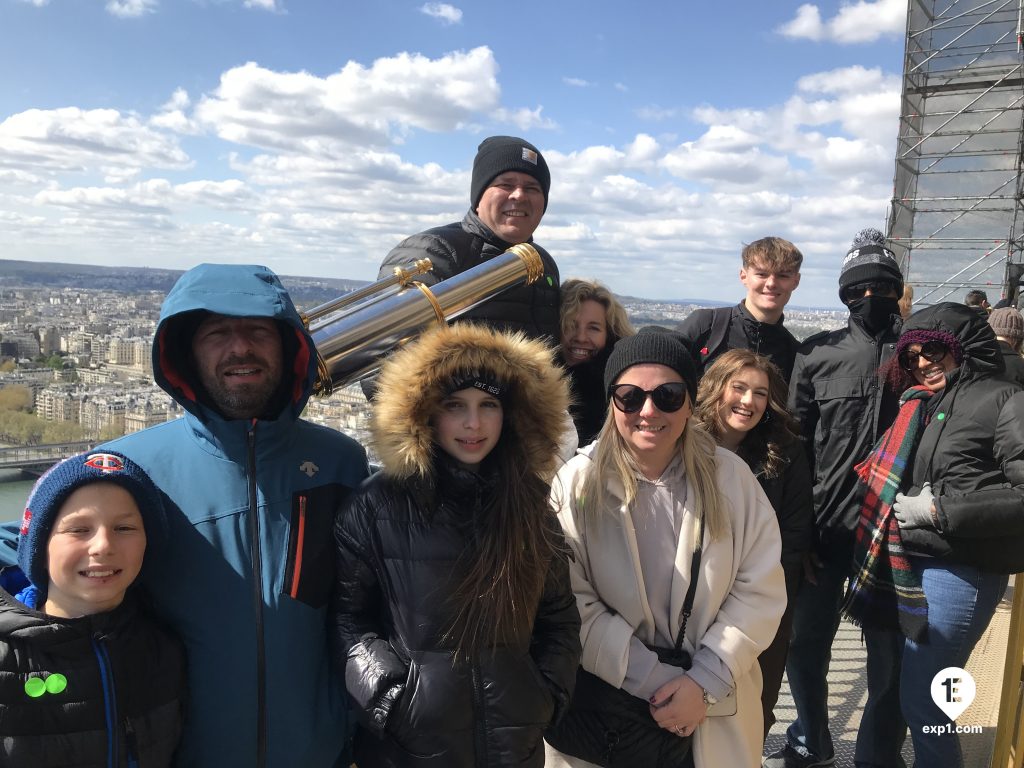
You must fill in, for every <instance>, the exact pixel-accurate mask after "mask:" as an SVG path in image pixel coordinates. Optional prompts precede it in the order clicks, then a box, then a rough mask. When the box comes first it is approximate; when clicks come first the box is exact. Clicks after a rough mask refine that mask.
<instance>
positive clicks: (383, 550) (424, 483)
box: [332, 323, 580, 768]
mask: <svg viewBox="0 0 1024 768" xmlns="http://www.w3.org/2000/svg"><path fill="white" fill-rule="evenodd" d="M451 330H452V331H453V332H454V333H456V334H459V335H460V337H461V338H462V342H461V347H460V349H458V350H453V348H452V347H450V346H448V344H447V342H446V341H445V340H444V338H451V335H448V336H446V337H444V338H442V336H441V335H440V334H433V335H430V336H427V337H422V338H421V339H420V341H418V342H417V344H416V346H415V347H413V346H410V347H408V348H406V349H405V350H403V351H400V352H399V353H398V354H399V355H403V357H402V358H398V357H397V356H396V357H394V358H392V363H391V365H390V366H386V367H385V369H384V370H383V371H382V374H381V377H380V379H379V383H380V390H379V394H378V398H377V400H376V402H375V407H374V415H373V419H372V431H373V437H374V446H375V448H376V449H377V452H378V454H379V456H380V460H381V464H382V466H383V470H382V472H380V473H378V474H376V475H374V476H373V477H372V478H370V479H369V480H368V481H367V482H366V483H364V484H363V486H362V488H361V489H360V490H359V492H358V493H357V494H354V495H353V496H352V498H350V499H349V500H348V502H347V503H346V505H345V506H344V507H343V509H342V510H341V511H340V513H339V515H338V519H337V523H336V525H335V541H336V544H337V547H338V576H337V585H336V588H335V596H334V610H333V621H332V628H333V637H334V643H335V653H336V654H337V664H336V665H337V666H338V668H339V669H344V670H345V682H346V685H347V686H348V690H349V693H350V694H351V696H352V698H353V699H354V701H355V704H356V711H357V713H358V714H359V716H360V730H359V732H358V733H357V736H356V743H355V761H356V763H357V764H358V765H359V766H360V768H380V767H382V766H388V767H395V768H397V767H399V766H401V767H402V768H407V767H408V766H437V768H470V767H471V766H472V767H474V768H499V767H501V766H534V768H540V766H543V764H544V748H543V743H542V733H543V730H544V728H545V727H546V726H547V725H548V724H549V723H550V722H551V721H552V720H553V719H554V718H557V717H558V715H559V714H560V713H561V712H562V711H563V710H564V709H565V707H566V706H567V704H568V701H569V697H570V694H571V692H572V689H573V686H574V685H575V680H576V668H577V666H578V665H579V659H580V635H579V633H580V618H579V613H578V611H577V609H576V599H575V597H574V596H573V592H572V586H571V584H570V581H569V570H568V563H567V561H566V555H565V554H563V553H562V552H560V551H559V552H556V554H555V556H554V557H553V558H552V559H551V560H550V562H549V564H548V565H547V572H546V577H545V582H544V589H543V594H542V595H541V598H540V602H539V605H538V606H537V608H536V611H535V613H534V615H533V616H532V617H530V616H524V617H523V620H522V622H521V623H520V624H519V625H518V626H517V627H516V628H515V630H513V631H512V633H511V635H512V636H511V637H508V638H506V640H505V642H504V643H503V644H502V645H499V646H485V647H484V648H482V649H481V650H479V651H477V652H475V653H474V654H473V655H472V656H470V657H469V658H468V659H466V658H465V657H463V656H460V657H459V658H456V656H455V654H454V652H453V647H454V643H453V642H452V639H451V638H449V637H447V636H446V635H447V630H448V629H449V628H450V627H451V625H452V623H453V620H454V615H453V603H452V600H451V597H452V594H453V592H454V590H455V587H456V586H457V585H458V584H459V583H460V582H461V580H462V575H463V568H464V567H465V566H464V563H465V558H466V557H467V552H470V553H472V552H474V549H473V548H474V546H475V542H476V540H477V536H478V535H479V533H480V531H482V530H483V528H484V527H485V526H490V525H494V523H493V521H492V520H491V519H490V518H491V515H492V510H493V505H492V503H491V502H492V501H493V498H494V494H495V491H496V487H497V486H496V479H497V473H498V472H499V471H501V472H509V471H512V472H515V473H516V477H518V478H521V480H520V482H523V483H525V482H537V481H538V480H540V481H541V482H542V483H547V482H549V481H550V477H551V474H553V472H554V468H555V465H556V461H557V460H556V458H555V456H556V447H557V445H558V441H559V438H560V423H561V420H560V418H559V415H560V413H564V410H565V405H566V400H567V391H566V386H565V383H564V380H563V379H562V378H561V374H560V370H559V369H558V368H557V367H556V366H553V365H551V363H550V353H549V352H548V351H547V349H546V347H544V346H543V345H541V344H537V343H534V342H526V341H525V340H522V339H519V340H512V341H507V342H505V343H500V342H498V341H496V340H495V339H494V338H493V337H492V336H489V334H492V332H491V331H488V330H486V329H482V328H475V327H473V326H472V325H470V324H466V323H459V324H457V325H456V326H454V327H453V328H452V329H451ZM523 347H528V348H529V349H530V350H532V351H530V352H529V353H528V354H524V353H523V352H522V348H523ZM410 358H414V359H410ZM464 370H475V371H479V370H483V371H485V372H487V373H489V374H490V376H488V378H489V379H491V380H496V381H500V382H503V383H504V385H505V387H506V391H505V394H504V395H503V398H504V402H505V403H507V404H508V407H507V409H506V410H505V411H504V423H503V427H502V436H501V440H502V441H506V440H509V439H510V438H509V437H508V436H509V435H510V434H512V433H514V434H515V435H516V437H517V441H518V442H517V443H516V444H517V445H518V446H519V448H520V449H519V450H518V451H517V453H516V455H517V456H519V459H517V460H516V462H515V463H514V464H513V465H512V466H509V463H510V461H509V459H508V458H507V456H508V455H509V454H508V453H503V454H502V455H501V456H500V457H498V458H499V460H500V461H501V462H502V463H501V465H500V466H499V465H498V464H497V462H488V460H486V459H485V460H484V462H483V463H482V464H481V465H480V470H481V471H480V474H477V473H474V472H470V471H468V470H466V469H461V468H458V467H456V466H455V465H454V463H453V462H451V461H450V460H448V459H447V454H444V453H443V452H441V451H438V449H437V448H436V446H434V444H433V438H432V430H431V428H430V423H429V419H430V416H431V414H432V413H433V412H434V409H435V407H436V406H433V405H432V404H433V403H434V402H439V401H440V399H441V397H442V394H443V393H444V392H445V391H446V387H447V386H448V383H449V382H450V381H451V380H452V379H453V377H455V376H456V375H458V374H459V373H460V372H461V371H464ZM501 448H502V446H501V444H500V442H499V445H498V447H497V448H495V449H494V450H495V453H497V452H498V451H499V449H501ZM508 450H513V449H512V448H510V447H508V446H506V451H508ZM492 455H494V454H492ZM490 458H492V457H491V456H489V457H488V459H490ZM543 504H544V508H545V509H546V499H544V500H543ZM548 522H549V525H550V526H551V528H550V531H549V533H550V535H551V537H552V539H553V540H554V541H555V542H556V544H558V545H561V547H563V548H564V542H563V540H562V536H561V531H560V529H558V526H557V521H556V520H555V518H554V516H551V517H550V518H549V520H548ZM471 556H472V555H471Z"/></svg>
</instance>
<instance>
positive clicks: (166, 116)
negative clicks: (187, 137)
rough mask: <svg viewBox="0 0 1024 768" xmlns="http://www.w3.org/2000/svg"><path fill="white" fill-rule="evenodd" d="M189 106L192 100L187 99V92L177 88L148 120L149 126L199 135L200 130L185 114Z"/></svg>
mask: <svg viewBox="0 0 1024 768" xmlns="http://www.w3.org/2000/svg"><path fill="white" fill-rule="evenodd" d="M191 105H192V100H191V99H190V98H189V95H188V91H186V90H185V89H184V88H177V89H175V91H174V93H173V94H171V98H170V99H168V101H167V102H166V103H165V104H164V105H163V106H161V107H160V110H159V111H158V112H157V113H156V114H155V115H153V117H152V118H150V121H149V124H150V125H152V126H154V127H156V128H166V129H167V130H169V131H175V132H177V133H185V134H196V133H199V132H200V130H201V128H200V127H199V126H198V125H197V124H196V122H195V121H194V120H192V119H191V118H190V117H189V116H188V115H187V114H186V111H187V110H188V108H189V107H190V106H191Z"/></svg>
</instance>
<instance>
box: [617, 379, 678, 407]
mask: <svg viewBox="0 0 1024 768" xmlns="http://www.w3.org/2000/svg"><path fill="white" fill-rule="evenodd" d="M608 394H609V395H611V397H612V402H613V403H615V407H616V408H618V409H619V410H620V411H622V412H623V413H636V412H637V411H639V410H640V409H641V408H643V407H644V403H646V402H647V398H648V397H650V398H651V402H653V403H654V407H655V408H657V409H658V410H659V411H661V412H662V413H675V412H676V411H678V410H679V409H680V408H682V407H683V406H684V405H686V384H684V383H683V382H681V381H667V382H665V383H664V384H659V385H658V386H656V387H655V388H654V389H641V388H640V387H638V386H637V385H636V384H612V385H611V386H610V387H608Z"/></svg>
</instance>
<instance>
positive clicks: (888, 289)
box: [843, 282, 896, 301]
mask: <svg viewBox="0 0 1024 768" xmlns="http://www.w3.org/2000/svg"><path fill="white" fill-rule="evenodd" d="M868 291H871V295H872V296H891V295H892V294H894V293H896V284H895V283H890V282H880V283H860V284H858V285H851V286H850V287H849V288H846V289H844V290H843V299H844V300H845V301H856V300H857V299H863V298H864V294H866V293H867V292H868Z"/></svg>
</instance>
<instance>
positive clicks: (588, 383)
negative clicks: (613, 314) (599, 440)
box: [557, 338, 615, 448]
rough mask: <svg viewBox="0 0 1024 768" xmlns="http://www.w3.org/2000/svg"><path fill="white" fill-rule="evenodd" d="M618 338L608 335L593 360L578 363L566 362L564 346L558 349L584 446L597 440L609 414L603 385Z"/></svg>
mask: <svg viewBox="0 0 1024 768" xmlns="http://www.w3.org/2000/svg"><path fill="white" fill-rule="evenodd" d="M614 345H615V339H612V338H609V340H608V343H607V344H606V345H605V348H604V349H602V350H601V351H600V352H599V353H598V354H597V355H596V356H594V357H592V358H591V359H590V360H585V361H584V362H582V363H578V364H577V365H570V366H565V361H564V359H563V358H562V352H561V349H559V351H558V356H557V359H558V362H559V363H560V364H561V365H563V366H565V371H566V373H567V374H568V376H569V387H570V390H571V392H572V405H570V406H569V415H570V416H572V423H573V424H574V425H575V426H576V437H577V439H578V441H579V446H580V447H581V448H582V447H583V446H585V445H589V444H590V443H592V442H594V439H595V438H596V437H597V433H598V432H600V431H601V427H602V425H603V424H604V420H605V417H606V416H607V415H608V396H607V395H606V394H605V389H604V367H605V365H606V364H607V363H608V356H609V355H610V354H611V353H612V348H613V347H614Z"/></svg>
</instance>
